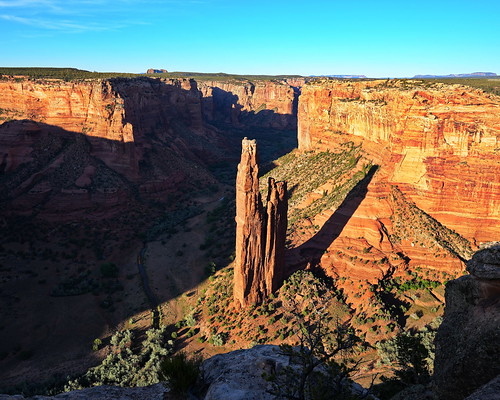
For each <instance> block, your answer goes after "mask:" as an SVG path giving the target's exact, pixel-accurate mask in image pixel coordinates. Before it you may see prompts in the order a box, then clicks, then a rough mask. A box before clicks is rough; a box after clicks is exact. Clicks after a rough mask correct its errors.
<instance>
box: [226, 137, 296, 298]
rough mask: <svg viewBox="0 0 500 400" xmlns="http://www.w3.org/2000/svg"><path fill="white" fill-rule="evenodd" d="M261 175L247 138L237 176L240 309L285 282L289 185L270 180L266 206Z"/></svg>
mask: <svg viewBox="0 0 500 400" xmlns="http://www.w3.org/2000/svg"><path fill="white" fill-rule="evenodd" d="M258 174H259V167H258V154H257V143H256V141H255V140H249V139H247V138H244V139H243V142H242V152H241V161H240V163H239V165H238V174H237V177H236V260H235V267H234V299H235V302H236V304H237V305H240V306H247V305H249V304H255V303H259V302H262V301H263V300H264V299H265V298H266V297H267V296H269V295H270V294H271V293H272V292H274V291H275V290H277V289H278V288H279V286H280V285H281V283H282V282H283V279H284V267H285V238H286V228H287V210H288V200H287V190H286V182H276V181H275V180H274V179H273V178H269V182H268V196H267V205H266V207H264V206H263V204H262V199H261V195H260V192H259V178H258Z"/></svg>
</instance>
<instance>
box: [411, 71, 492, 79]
mask: <svg viewBox="0 0 500 400" xmlns="http://www.w3.org/2000/svg"><path fill="white" fill-rule="evenodd" d="M497 76H498V75H497V74H495V73H494V72H472V73H470V74H449V75H415V76H414V78H491V77H497Z"/></svg>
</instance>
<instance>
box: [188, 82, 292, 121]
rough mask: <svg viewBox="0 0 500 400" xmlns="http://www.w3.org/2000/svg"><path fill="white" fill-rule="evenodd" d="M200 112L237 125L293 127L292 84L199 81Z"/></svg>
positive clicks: (206, 116)
mask: <svg viewBox="0 0 500 400" xmlns="http://www.w3.org/2000/svg"><path fill="white" fill-rule="evenodd" d="M198 88H199V90H200V91H201V93H202V96H203V102H204V103H203V112H204V116H205V118H206V120H207V121H209V122H222V123H230V124H232V125H235V126H237V127H243V126H245V127H252V126H253V127H266V128H275V129H295V128H296V126H297V117H296V115H297V112H296V101H297V96H298V95H297V94H296V93H295V91H294V88H293V87H292V86H290V85H288V84H286V83H281V82H272V81H255V82H250V81H200V82H198Z"/></svg>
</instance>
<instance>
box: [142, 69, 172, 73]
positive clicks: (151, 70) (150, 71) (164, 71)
mask: <svg viewBox="0 0 500 400" xmlns="http://www.w3.org/2000/svg"><path fill="white" fill-rule="evenodd" d="M167 72H168V71H167V70H166V69H155V68H149V69H148V70H147V71H146V74H166V73H167Z"/></svg>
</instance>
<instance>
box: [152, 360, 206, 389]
mask: <svg viewBox="0 0 500 400" xmlns="http://www.w3.org/2000/svg"><path fill="white" fill-rule="evenodd" d="M201 361H202V360H201V358H200V357H193V358H188V357H187V355H186V354H185V353H179V354H176V355H175V356H172V357H168V358H165V359H164V360H163V361H162V362H161V364H160V375H161V378H162V379H163V380H166V381H167V384H168V386H169V387H170V390H172V392H173V393H175V394H186V393H187V392H188V390H189V389H190V388H191V387H193V386H194V385H195V383H196V380H197V379H198V375H199V374H200V365H201Z"/></svg>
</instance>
